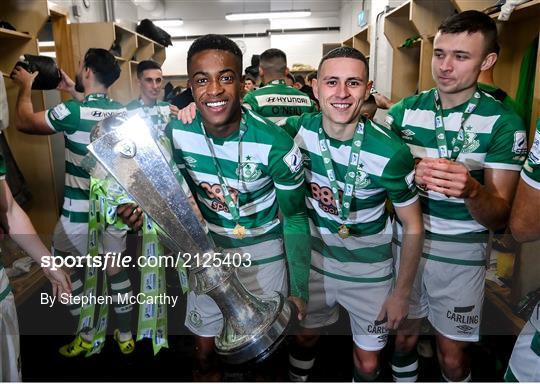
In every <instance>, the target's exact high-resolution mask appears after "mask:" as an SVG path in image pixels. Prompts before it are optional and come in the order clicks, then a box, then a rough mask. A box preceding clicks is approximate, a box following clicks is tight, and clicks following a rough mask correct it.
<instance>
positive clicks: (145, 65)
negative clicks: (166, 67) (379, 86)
mask: <svg viewBox="0 0 540 384" xmlns="http://www.w3.org/2000/svg"><path fill="white" fill-rule="evenodd" d="M148 69H159V70H160V71H161V65H159V64H158V63H156V62H155V61H154V60H143V61H141V62H140V63H139V64H138V65H137V78H138V79H140V78H141V77H142V74H143V72H144V71H146V70H148Z"/></svg>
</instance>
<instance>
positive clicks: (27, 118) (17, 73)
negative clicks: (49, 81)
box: [11, 66, 55, 135]
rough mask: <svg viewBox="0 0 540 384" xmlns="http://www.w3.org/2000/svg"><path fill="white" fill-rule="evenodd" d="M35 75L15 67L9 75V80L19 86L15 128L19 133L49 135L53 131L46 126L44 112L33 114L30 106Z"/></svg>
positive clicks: (32, 107) (35, 73)
mask: <svg viewBox="0 0 540 384" xmlns="http://www.w3.org/2000/svg"><path fill="white" fill-rule="evenodd" d="M37 74H38V73H37V72H34V73H32V74H30V73H28V71H26V70H25V69H24V68H22V67H20V66H17V67H15V69H14V70H13V72H12V73H11V78H12V79H13V81H14V82H15V83H16V84H17V85H18V86H19V94H18V96H17V104H16V105H15V126H16V127H17V129H18V130H19V131H21V132H25V133H30V134H34V135H50V134H53V133H55V131H54V130H53V129H51V128H50V127H49V125H48V124H47V121H46V118H45V111H41V112H34V106H33V105H32V83H33V82H34V79H35V78H36V76H37Z"/></svg>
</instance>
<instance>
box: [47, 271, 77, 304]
mask: <svg viewBox="0 0 540 384" xmlns="http://www.w3.org/2000/svg"><path fill="white" fill-rule="evenodd" d="M43 272H44V273H45V276H46V277H47V279H49V281H50V282H51V284H52V294H53V296H56V297H60V295H62V294H63V293H67V294H69V293H71V279H70V277H69V274H68V273H67V272H66V271H64V270H62V269H56V270H52V269H50V268H43Z"/></svg>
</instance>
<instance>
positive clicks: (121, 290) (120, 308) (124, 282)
mask: <svg viewBox="0 0 540 384" xmlns="http://www.w3.org/2000/svg"><path fill="white" fill-rule="evenodd" d="M109 282H110V284H111V294H112V298H113V308H114V312H115V313H116V320H117V322H118V329H119V330H120V332H131V312H132V311H133V305H131V304H124V302H125V301H124V300H122V302H119V300H118V299H119V296H121V297H122V299H123V298H129V297H131V296H133V291H132V290H131V282H130V281H129V277H128V274H127V272H126V271H120V272H119V273H117V274H116V275H114V276H109Z"/></svg>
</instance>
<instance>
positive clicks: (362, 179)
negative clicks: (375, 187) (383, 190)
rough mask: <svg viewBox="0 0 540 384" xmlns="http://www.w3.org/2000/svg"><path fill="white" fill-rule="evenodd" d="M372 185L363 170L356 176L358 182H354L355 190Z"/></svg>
mask: <svg viewBox="0 0 540 384" xmlns="http://www.w3.org/2000/svg"><path fill="white" fill-rule="evenodd" d="M370 184H371V179H370V178H369V176H368V174H367V173H366V172H364V171H362V170H361V169H359V170H358V173H357V174H356V180H355V181H354V189H362V188H365V187H367V186H368V185H370Z"/></svg>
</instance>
